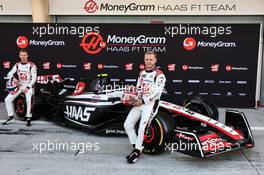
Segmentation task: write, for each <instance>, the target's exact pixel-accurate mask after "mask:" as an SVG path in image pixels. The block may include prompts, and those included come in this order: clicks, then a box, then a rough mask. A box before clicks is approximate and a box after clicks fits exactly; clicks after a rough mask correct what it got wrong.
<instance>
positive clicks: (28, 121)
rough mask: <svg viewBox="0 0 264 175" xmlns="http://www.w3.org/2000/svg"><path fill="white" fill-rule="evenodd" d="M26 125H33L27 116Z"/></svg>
mask: <svg viewBox="0 0 264 175" xmlns="http://www.w3.org/2000/svg"><path fill="white" fill-rule="evenodd" d="M26 126H31V119H30V118H27V125H26Z"/></svg>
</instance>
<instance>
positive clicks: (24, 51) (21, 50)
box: [19, 49, 28, 54]
mask: <svg viewBox="0 0 264 175" xmlns="http://www.w3.org/2000/svg"><path fill="white" fill-rule="evenodd" d="M21 52H23V53H27V54H28V51H27V50H26V49H20V50H19V54H20V53H21Z"/></svg>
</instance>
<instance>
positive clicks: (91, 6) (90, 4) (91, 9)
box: [84, 0, 99, 13]
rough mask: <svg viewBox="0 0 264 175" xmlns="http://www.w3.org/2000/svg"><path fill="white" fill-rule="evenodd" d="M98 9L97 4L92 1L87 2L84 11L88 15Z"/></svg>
mask: <svg viewBox="0 0 264 175" xmlns="http://www.w3.org/2000/svg"><path fill="white" fill-rule="evenodd" d="M98 9H99V6H98V5H97V3H96V2H95V1H93V0H89V1H87V2H86V3H85V6H84V10H85V11H86V12H88V13H94V12H95V11H96V10H98Z"/></svg>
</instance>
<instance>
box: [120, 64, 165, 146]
mask: <svg viewBox="0 0 264 175" xmlns="http://www.w3.org/2000/svg"><path fill="white" fill-rule="evenodd" d="M165 82H166V78H165V75H164V74H163V72H162V71H161V70H159V69H157V68H153V69H151V70H143V71H141V72H140V74H139V77H138V81H137V89H139V92H140V94H141V95H140V97H141V98H142V101H143V105H141V106H134V107H133V108H132V109H131V111H130V112H129V114H128V116H127V119H126V121H125V123H124V128H125V130H126V132H127V135H128V138H129V141H130V143H131V144H135V148H136V149H138V150H143V148H144V147H143V141H144V133H145V128H146V127H147V125H148V124H149V123H150V122H151V120H152V119H153V117H154V116H155V115H156V114H157V112H158V108H159V99H160V96H161V94H162V92H163V89H164V87H165ZM139 120H140V123H139V128H138V135H137V134H136V131H135V125H136V123H137V122H138V121H139Z"/></svg>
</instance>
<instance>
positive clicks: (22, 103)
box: [17, 100, 25, 113]
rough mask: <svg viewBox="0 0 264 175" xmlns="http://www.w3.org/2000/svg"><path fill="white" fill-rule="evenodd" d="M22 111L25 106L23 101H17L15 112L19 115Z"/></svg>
mask: <svg viewBox="0 0 264 175" xmlns="http://www.w3.org/2000/svg"><path fill="white" fill-rule="evenodd" d="M24 110H25V105H24V102H23V100H18V101H17V111H18V112H19V113H23V112H24Z"/></svg>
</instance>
